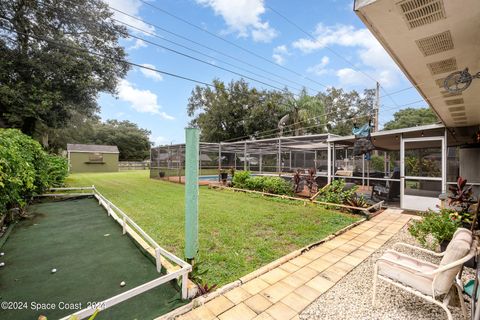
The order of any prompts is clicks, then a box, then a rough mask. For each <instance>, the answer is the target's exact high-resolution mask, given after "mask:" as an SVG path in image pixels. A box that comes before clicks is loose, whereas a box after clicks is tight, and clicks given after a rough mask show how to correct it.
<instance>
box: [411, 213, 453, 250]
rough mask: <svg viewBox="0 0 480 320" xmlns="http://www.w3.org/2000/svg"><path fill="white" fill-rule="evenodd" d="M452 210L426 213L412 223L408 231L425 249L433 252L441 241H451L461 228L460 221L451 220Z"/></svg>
mask: <svg viewBox="0 0 480 320" xmlns="http://www.w3.org/2000/svg"><path fill="white" fill-rule="evenodd" d="M451 214H452V210H448V209H442V210H441V211H440V212H434V211H431V210H429V211H427V212H425V213H424V214H423V219H422V220H416V221H413V222H412V224H411V225H410V227H409V228H408V231H409V232H410V234H411V235H412V236H413V237H414V238H415V239H417V240H418V242H419V243H420V244H421V245H422V246H424V247H425V248H428V249H431V250H434V249H435V248H437V247H438V245H439V244H441V243H442V242H443V241H450V240H452V237H453V234H454V233H455V230H457V229H458V228H459V227H460V226H461V221H460V220H452V219H451V218H450V215H451Z"/></svg>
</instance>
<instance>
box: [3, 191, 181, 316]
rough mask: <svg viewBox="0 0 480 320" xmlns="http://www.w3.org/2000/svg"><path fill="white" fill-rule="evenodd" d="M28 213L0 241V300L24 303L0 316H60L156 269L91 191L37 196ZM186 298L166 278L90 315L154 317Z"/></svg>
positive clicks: (143, 280) (142, 280) (150, 277)
mask: <svg viewBox="0 0 480 320" xmlns="http://www.w3.org/2000/svg"><path fill="white" fill-rule="evenodd" d="M28 213H29V214H30V215H31V216H32V218H30V219H27V220H22V221H20V222H19V223H18V224H17V225H16V226H15V227H14V229H13V231H12V232H11V234H10V236H9V237H8V239H7V241H6V242H5V244H4V245H3V247H2V248H0V251H1V252H4V256H3V257H2V261H3V262H5V266H4V267H3V268H1V269H0V302H22V303H24V304H22V305H17V306H16V307H17V308H22V309H20V310H11V309H10V310H5V308H2V309H0V319H15V320H22V319H28V320H31V319H37V318H38V316H39V315H45V316H47V317H48V319H49V320H51V319H58V318H61V317H64V316H67V315H69V314H71V313H74V312H76V311H79V310H80V309H83V308H86V307H88V303H91V302H99V301H102V300H105V299H108V298H110V297H112V296H115V295H117V294H120V293H122V292H125V291H128V290H130V289H132V288H134V287H136V286H139V285H141V284H144V283H146V282H148V281H151V280H153V279H156V278H158V277H159V276H160V275H159V273H157V270H156V268H155V263H154V262H152V261H151V259H150V258H149V257H148V253H146V252H144V251H142V250H141V249H140V248H139V247H138V246H137V245H136V243H135V242H134V241H133V240H132V239H131V238H130V237H129V236H128V235H123V234H122V228H121V227H120V225H118V224H117V223H116V222H115V221H114V220H113V219H112V218H111V217H109V216H108V215H107V214H106V211H105V209H104V208H103V207H102V206H99V204H98V201H96V200H95V199H94V198H93V197H91V198H79V199H71V200H63V201H49V202H44V203H39V204H35V205H32V206H30V208H29V212H28ZM52 269H56V272H55V273H52ZM122 282H125V286H123V287H122V286H121V285H120V284H121V283H122ZM184 303H186V301H183V300H182V299H181V293H180V291H179V288H178V287H177V284H176V283H174V282H168V283H165V284H162V285H160V286H159V287H156V288H154V289H152V290H150V291H147V292H145V293H143V294H140V295H138V296H136V297H133V298H131V299H129V300H126V301H124V302H122V303H120V304H118V305H115V306H113V307H111V308H109V309H107V310H104V311H101V312H100V313H99V314H98V315H97V317H96V318H95V319H153V318H155V317H157V316H160V315H162V314H165V313H167V312H169V311H171V310H173V309H175V308H176V307H178V306H180V305H182V304H184ZM80 304H81V306H80ZM3 305H4V304H2V306H3ZM52 307H54V309H53V310H49V309H51V308H52ZM66 307H71V308H72V309H65V308H66ZM35 308H40V310H34V309H35ZM7 309H8V308H7Z"/></svg>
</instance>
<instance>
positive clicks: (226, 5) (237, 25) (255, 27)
mask: <svg viewBox="0 0 480 320" xmlns="http://www.w3.org/2000/svg"><path fill="white" fill-rule="evenodd" d="M196 1H197V3H199V4H201V5H203V6H208V7H211V8H212V9H213V11H214V12H215V14H216V15H220V16H222V17H223V19H224V20H225V23H226V24H227V26H228V31H229V32H237V33H238V35H239V36H240V37H248V36H251V37H252V39H253V40H254V41H258V42H270V41H271V40H272V39H273V38H275V37H276V36H277V35H278V32H277V31H276V30H275V29H274V28H272V27H271V26H270V24H269V23H268V21H262V19H261V15H262V14H263V13H265V6H264V3H263V2H264V0H237V1H231V0H196Z"/></svg>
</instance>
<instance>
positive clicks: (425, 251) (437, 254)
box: [393, 242, 445, 257]
mask: <svg viewBox="0 0 480 320" xmlns="http://www.w3.org/2000/svg"><path fill="white" fill-rule="evenodd" d="M397 247H406V248H409V249H413V250H417V251H421V252H423V253H428V254H430V255H432V256H435V257H443V256H444V255H445V252H440V253H438V252H435V251H431V250H427V249H424V248H421V247H417V246H412V245H411V244H408V243H404V242H397V243H395V244H394V245H393V248H394V249H396V248H397Z"/></svg>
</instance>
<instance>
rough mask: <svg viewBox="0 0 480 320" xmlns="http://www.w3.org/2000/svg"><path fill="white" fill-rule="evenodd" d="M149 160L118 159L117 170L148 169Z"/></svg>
mask: <svg viewBox="0 0 480 320" xmlns="http://www.w3.org/2000/svg"><path fill="white" fill-rule="evenodd" d="M148 169H150V161H119V162H118V170H120V171H123V170H148Z"/></svg>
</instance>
